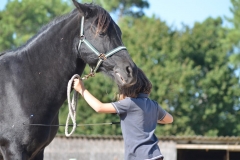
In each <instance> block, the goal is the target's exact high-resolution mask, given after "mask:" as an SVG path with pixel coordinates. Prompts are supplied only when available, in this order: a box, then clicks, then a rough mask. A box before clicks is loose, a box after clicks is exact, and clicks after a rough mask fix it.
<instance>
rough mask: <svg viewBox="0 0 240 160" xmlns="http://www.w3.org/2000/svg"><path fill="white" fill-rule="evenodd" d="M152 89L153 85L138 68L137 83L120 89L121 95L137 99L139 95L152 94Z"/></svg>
mask: <svg viewBox="0 0 240 160" xmlns="http://www.w3.org/2000/svg"><path fill="white" fill-rule="evenodd" d="M151 89H152V83H151V82H150V81H149V79H148V78H147V77H146V75H145V74H144V73H143V71H142V70H141V69H140V68H138V73H137V82H136V83H135V84H134V85H132V86H130V87H123V88H119V94H123V95H124V96H127V97H133V98H134V97H137V96H138V94H139V93H145V94H150V92H151Z"/></svg>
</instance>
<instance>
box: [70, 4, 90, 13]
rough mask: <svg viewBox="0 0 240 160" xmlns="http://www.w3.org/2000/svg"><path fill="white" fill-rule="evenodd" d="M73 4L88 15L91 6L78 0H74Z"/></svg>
mask: <svg viewBox="0 0 240 160" xmlns="http://www.w3.org/2000/svg"><path fill="white" fill-rule="evenodd" d="M72 1H73V4H74V5H75V6H76V8H77V9H78V11H79V12H80V13H81V14H82V15H83V16H86V15H87V13H88V10H89V8H88V7H87V6H85V5H83V4H81V3H78V2H77V1H76V0H72Z"/></svg>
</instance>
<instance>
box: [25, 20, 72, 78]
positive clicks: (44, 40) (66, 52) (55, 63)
mask: <svg viewBox="0 0 240 160" xmlns="http://www.w3.org/2000/svg"><path fill="white" fill-rule="evenodd" d="M68 19H72V17H69V18H68ZM66 21H68V20H66V19H65V20H62V21H61V22H58V23H57V24H55V25H53V26H50V27H49V28H47V29H45V30H44V31H42V32H41V33H40V34H38V35H37V36H36V38H35V39H34V40H33V41H31V42H30V43H28V44H27V46H26V48H27V51H26V54H29V55H28V57H29V63H33V64H36V65H39V66H41V68H42V69H44V70H45V71H47V72H59V73H62V74H66V73H69V74H71V73H70V72H74V67H76V64H75V63H76V60H75V59H76V55H74V54H73V52H72V47H73V42H74V37H73V36H74V34H69V33H68V32H77V29H75V31H72V30H70V29H71V28H69V29H68V28H67V27H68V26H72V25H70V24H66ZM75 28H77V27H75Z"/></svg>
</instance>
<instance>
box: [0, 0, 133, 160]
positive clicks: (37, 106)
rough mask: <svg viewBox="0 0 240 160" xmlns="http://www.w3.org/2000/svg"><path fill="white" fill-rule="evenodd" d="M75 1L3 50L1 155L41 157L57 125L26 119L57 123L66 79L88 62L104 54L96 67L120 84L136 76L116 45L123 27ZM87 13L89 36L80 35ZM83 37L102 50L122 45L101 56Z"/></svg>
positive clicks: (13, 159)
mask: <svg viewBox="0 0 240 160" xmlns="http://www.w3.org/2000/svg"><path fill="white" fill-rule="evenodd" d="M73 3H74V5H75V6H76V9H74V10H73V11H72V12H71V13H69V14H67V15H65V16H62V17H59V18H56V19H55V20H53V21H52V22H50V23H49V24H48V25H46V26H45V27H43V28H42V29H41V30H40V31H39V33H38V34H36V35H35V36H34V37H33V38H31V39H30V40H29V41H28V42H27V43H26V44H25V45H23V46H21V47H19V48H17V49H16V50H12V51H8V52H4V53H1V54H0V151H1V155H2V156H1V155H0V157H1V158H0V159H4V160H42V159H43V154H44V148H45V147H46V146H47V145H48V144H49V143H50V142H51V141H52V140H53V138H54V136H55V135H56V133H57V130H58V127H38V126H29V125H24V124H33V123H34V124H36V123H37V124H49V125H58V112H59V108H60V107H61V105H62V104H63V102H64V101H65V100H66V97H67V91H66V87H67V84H68V81H69V79H70V78H71V77H72V76H73V75H74V74H80V75H81V74H82V72H83V70H84V68H85V66H86V64H89V66H91V67H95V66H96V64H97V62H98V61H99V59H100V61H101V62H102V63H100V66H99V68H98V69H97V71H98V72H103V73H106V74H107V75H109V76H110V77H112V78H113V80H114V81H115V82H116V83H117V84H118V85H119V86H120V87H121V86H122V87H124V86H128V85H132V84H134V83H135V82H136V69H137V68H136V65H135V64H134V62H133V61H132V59H131V58H130V56H129V54H128V52H127V50H126V49H124V47H122V48H121V47H120V49H119V48H118V47H119V46H122V45H123V43H122V40H121V30H120V28H119V27H118V26H117V24H116V23H115V22H114V21H113V20H112V18H111V17H110V15H109V13H107V12H106V11H105V10H104V9H103V8H101V7H99V6H96V5H93V4H79V3H78V2H76V1H75V0H73ZM83 17H84V18H85V20H84V21H83V22H84V24H83V25H82V26H83V27H82V31H83V33H84V35H85V36H84V35H82V36H79V35H80V30H81V27H80V26H81V24H80V23H81V19H83ZM84 40H86V41H87V42H88V43H90V44H92V46H94V48H95V49H96V50H98V51H99V53H108V52H109V51H112V50H113V49H115V48H118V49H117V51H116V50H115V51H114V52H117V53H115V54H114V55H112V56H109V57H108V58H107V59H106V57H107V56H105V55H104V54H101V55H100V56H99V57H98V56H96V53H94V52H93V51H92V49H90V48H91V47H89V45H88V44H87V43H84V42H85V41H84ZM79 41H80V42H81V41H84V42H82V43H81V45H79V43H80V42H79ZM104 56H105V57H104ZM32 115H34V116H33V117H32Z"/></svg>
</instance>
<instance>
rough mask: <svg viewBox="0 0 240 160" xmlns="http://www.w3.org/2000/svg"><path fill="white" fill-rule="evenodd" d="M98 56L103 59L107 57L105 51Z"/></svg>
mask: <svg viewBox="0 0 240 160" xmlns="http://www.w3.org/2000/svg"><path fill="white" fill-rule="evenodd" d="M98 58H100V59H101V60H103V61H104V60H106V59H107V57H106V56H105V54H104V53H100V55H99V56H98Z"/></svg>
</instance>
